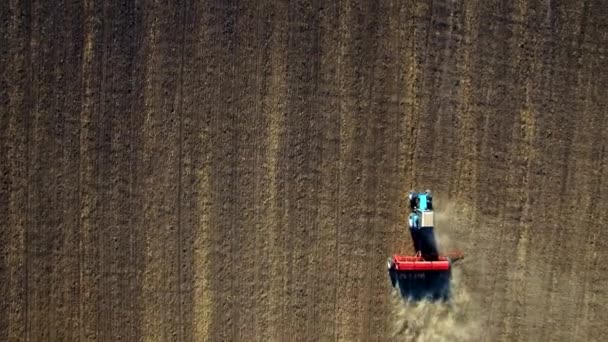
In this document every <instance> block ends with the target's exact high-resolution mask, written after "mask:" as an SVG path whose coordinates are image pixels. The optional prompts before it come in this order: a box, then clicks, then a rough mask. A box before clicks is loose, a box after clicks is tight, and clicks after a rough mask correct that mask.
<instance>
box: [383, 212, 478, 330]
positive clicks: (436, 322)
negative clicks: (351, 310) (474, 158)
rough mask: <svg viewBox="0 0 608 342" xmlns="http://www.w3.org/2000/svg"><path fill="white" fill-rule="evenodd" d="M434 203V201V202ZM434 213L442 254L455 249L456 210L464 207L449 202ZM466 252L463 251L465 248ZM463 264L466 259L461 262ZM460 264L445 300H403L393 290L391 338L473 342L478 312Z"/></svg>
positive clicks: (457, 224) (456, 268)
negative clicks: (449, 294)
mask: <svg viewBox="0 0 608 342" xmlns="http://www.w3.org/2000/svg"><path fill="white" fill-rule="evenodd" d="M436 203H437V202H436ZM437 208H441V209H437V211H436V213H435V215H436V216H435V226H436V229H435V236H436V238H437V242H438V245H439V248H440V250H441V251H442V253H445V252H449V251H450V250H451V249H454V248H456V249H457V248H459V244H458V241H457V239H456V238H455V237H456V236H457V234H455V233H454V232H458V228H459V226H460V225H461V223H460V222H457V221H456V220H453V219H451V218H453V217H460V215H458V213H455V211H456V210H458V211H461V210H467V209H466V208H462V207H458V206H455V205H453V204H452V203H449V202H448V203H446V204H444V205H442V206H437ZM465 252H466V251H465ZM464 263H466V259H465V261H464ZM462 267H466V265H462V264H458V265H455V266H454V267H453V269H452V298H451V301H450V302H449V303H440V302H429V301H423V302H418V303H413V302H408V301H405V300H404V299H403V298H402V297H401V296H400V295H399V293H398V291H397V290H395V289H393V291H392V293H391V304H392V309H393V315H392V319H393V326H392V331H391V334H392V337H393V338H394V340H396V341H420V342H424V341H438V342H441V341H476V340H479V336H480V335H481V334H480V324H479V323H480V321H481V320H480V314H479V312H478V311H477V310H476V309H475V305H474V302H473V298H472V296H471V294H470V293H469V291H468V289H467V286H466V283H465V282H464V279H463V278H464V277H463V271H462Z"/></svg>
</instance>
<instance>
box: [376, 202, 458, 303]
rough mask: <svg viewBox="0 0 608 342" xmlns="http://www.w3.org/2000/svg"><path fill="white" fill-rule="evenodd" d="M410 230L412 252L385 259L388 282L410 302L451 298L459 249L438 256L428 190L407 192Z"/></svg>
mask: <svg viewBox="0 0 608 342" xmlns="http://www.w3.org/2000/svg"><path fill="white" fill-rule="evenodd" d="M408 199H409V207H410V214H409V219H408V225H409V231H410V235H411V238H412V242H413V245H414V250H415V254H414V255H398V254H395V255H393V256H392V257H390V258H389V259H388V261H387V267H388V273H389V278H390V281H391V285H392V286H393V287H395V288H397V289H398V290H399V292H400V294H401V296H402V297H404V298H405V299H407V300H409V301H420V300H425V299H426V300H430V301H447V300H449V298H450V292H451V291H450V285H451V278H452V264H453V263H454V262H455V261H457V260H460V259H462V258H463V255H462V254H461V253H459V252H455V253H450V254H449V255H440V253H439V251H438V248H437V243H436V241H435V234H434V232H433V230H434V228H435V222H434V218H435V213H434V211H433V197H432V195H431V192H430V190H426V191H424V192H413V191H412V192H410V193H409V196H408Z"/></svg>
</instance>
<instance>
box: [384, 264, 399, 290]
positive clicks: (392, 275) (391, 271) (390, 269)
mask: <svg viewBox="0 0 608 342" xmlns="http://www.w3.org/2000/svg"><path fill="white" fill-rule="evenodd" d="M386 264H387V265H386V266H387V268H388V276H389V278H390V279H391V286H392V287H395V283H396V282H397V274H396V272H395V265H394V264H393V259H391V258H389V259H388V260H387V262H386Z"/></svg>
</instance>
